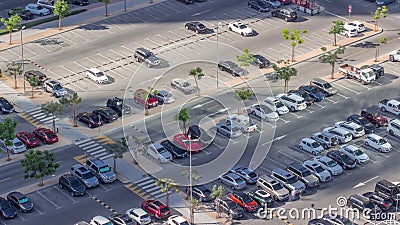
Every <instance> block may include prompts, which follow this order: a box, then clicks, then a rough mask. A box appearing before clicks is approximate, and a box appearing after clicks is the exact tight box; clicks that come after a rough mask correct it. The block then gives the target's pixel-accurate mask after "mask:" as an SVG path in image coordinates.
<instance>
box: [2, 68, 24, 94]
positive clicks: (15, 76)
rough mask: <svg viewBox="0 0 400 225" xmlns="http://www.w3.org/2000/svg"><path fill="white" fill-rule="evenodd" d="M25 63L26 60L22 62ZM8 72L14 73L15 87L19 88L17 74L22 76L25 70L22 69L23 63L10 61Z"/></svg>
mask: <svg viewBox="0 0 400 225" xmlns="http://www.w3.org/2000/svg"><path fill="white" fill-rule="evenodd" d="M22 63H24V62H22ZM6 72H9V73H10V74H11V75H14V88H17V86H18V85H17V75H18V76H21V75H22V73H23V71H22V64H21V63H15V62H12V63H9V64H8V65H7V70H6Z"/></svg>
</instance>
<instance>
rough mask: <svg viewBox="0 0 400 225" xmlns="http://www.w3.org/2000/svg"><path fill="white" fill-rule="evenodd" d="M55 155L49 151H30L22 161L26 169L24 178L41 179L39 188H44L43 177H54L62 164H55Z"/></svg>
mask: <svg viewBox="0 0 400 225" xmlns="http://www.w3.org/2000/svg"><path fill="white" fill-rule="evenodd" d="M54 161H55V155H54V153H53V152H49V151H48V150H44V151H41V150H30V151H29V152H28V153H26V154H25V158H24V159H22V160H21V166H22V167H24V178H25V179H28V178H35V179H40V181H39V184H38V185H39V186H43V177H45V176H47V175H53V174H54V173H55V172H56V169H57V168H58V167H59V166H60V164H58V163H56V162H54Z"/></svg>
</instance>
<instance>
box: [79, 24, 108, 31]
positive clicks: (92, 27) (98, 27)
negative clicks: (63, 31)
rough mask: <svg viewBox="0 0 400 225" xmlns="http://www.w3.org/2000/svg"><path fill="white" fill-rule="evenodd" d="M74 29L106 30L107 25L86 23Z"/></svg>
mask: <svg viewBox="0 0 400 225" xmlns="http://www.w3.org/2000/svg"><path fill="white" fill-rule="evenodd" d="M76 29H82V30H108V29H109V28H108V26H105V25H102V24H96V23H92V24H86V25H83V26H79V27H77V28H76Z"/></svg>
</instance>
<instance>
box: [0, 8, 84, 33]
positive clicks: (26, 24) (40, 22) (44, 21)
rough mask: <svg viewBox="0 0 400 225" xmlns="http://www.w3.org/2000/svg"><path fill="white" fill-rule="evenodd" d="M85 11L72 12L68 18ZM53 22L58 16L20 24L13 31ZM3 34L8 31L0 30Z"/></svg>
mask: <svg viewBox="0 0 400 225" xmlns="http://www.w3.org/2000/svg"><path fill="white" fill-rule="evenodd" d="M86 11H87V9H78V10H75V11H72V12H71V13H70V14H69V15H68V16H72V15H76V14H79V13H82V12H86ZM68 16H66V17H68ZM55 20H58V16H51V17H47V18H43V19H40V20H35V21H32V22H26V23H22V24H21V25H20V26H17V27H16V28H15V29H17V30H19V29H20V28H21V27H22V26H25V29H26V28H30V27H34V26H37V25H39V24H43V23H47V22H50V21H55ZM13 32H18V31H13ZM3 34H8V30H7V29H1V30H0V35H3Z"/></svg>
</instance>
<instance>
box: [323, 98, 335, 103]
mask: <svg viewBox="0 0 400 225" xmlns="http://www.w3.org/2000/svg"><path fill="white" fill-rule="evenodd" d="M325 100H327V101H328V102H332V104H336V103H337V102H335V101H333V100H332V99H329V98H325Z"/></svg>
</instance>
